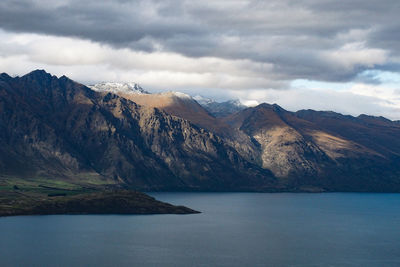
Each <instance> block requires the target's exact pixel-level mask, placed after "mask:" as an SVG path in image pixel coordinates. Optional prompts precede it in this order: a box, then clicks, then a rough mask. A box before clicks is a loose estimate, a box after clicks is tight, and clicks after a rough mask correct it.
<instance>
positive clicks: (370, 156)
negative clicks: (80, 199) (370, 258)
mask: <svg viewBox="0 0 400 267" xmlns="http://www.w3.org/2000/svg"><path fill="white" fill-rule="evenodd" d="M99 88H100V87H99ZM99 88H96V89H95V90H92V89H90V88H88V87H86V86H84V85H82V84H79V83H76V82H74V81H72V80H70V79H68V78H67V77H65V76H62V77H60V78H57V77H56V76H52V75H50V74H48V73H46V72H45V71H39V70H38V71H34V72H32V73H29V74H27V75H25V76H22V77H16V78H12V77H10V76H8V75H7V74H4V73H3V74H1V75H0V186H2V183H4V184H5V185H10V184H12V183H11V182H9V180H10V179H24V181H26V179H28V180H29V179H36V180H37V181H42V180H43V179H44V180H46V179H47V181H49V179H51V180H52V181H53V182H52V184H53V183H56V182H57V183H61V182H62V183H72V184H74V183H75V184H80V185H81V186H86V184H88V185H93V184H96V185H99V186H102V185H104V186H111V185H114V186H124V187H129V188H134V189H138V190H181V191H182V190H191V191H193V190H206V191H209V190H216V191H240V190H249V191H295V192H298V191H312V192H315V191H318V192H320V191H360V192H365V191H372V192H400V164H399V163H400V141H399V140H400V123H399V122H395V121H390V120H387V119H385V118H382V117H373V116H367V115H360V116H358V117H353V116H345V115H342V114H339V113H335V112H326V111H313V110H301V111H298V112H289V111H287V110H285V109H283V108H282V107H280V106H278V105H276V104H274V105H270V104H266V103H264V104H261V105H258V106H256V107H249V108H244V109H242V108H241V109H240V110H238V111H237V112H234V113H230V114H229V115H226V114H225V115H224V116H222V117H219V116H216V115H213V114H212V113H210V112H209V111H207V110H206V109H205V108H204V107H203V106H201V105H200V104H199V103H198V102H197V101H196V100H195V99H193V98H192V97H190V96H188V95H185V94H182V93H176V92H168V93H161V94H148V93H146V92H145V91H144V90H143V89H142V90H137V88H138V87H136V89H135V86H130V87H128V86H124V85H118V86H114V85H112V86H111V87H108V86H107V85H106V84H105V85H104V86H102V87H101V89H99ZM116 88H120V89H116ZM121 88H122V89H121ZM2 179H5V180H7V179H8V182H2ZM15 181H17V180H15ZM24 184H25V186H29V183H28V184H27V183H26V182H25V183H24Z"/></svg>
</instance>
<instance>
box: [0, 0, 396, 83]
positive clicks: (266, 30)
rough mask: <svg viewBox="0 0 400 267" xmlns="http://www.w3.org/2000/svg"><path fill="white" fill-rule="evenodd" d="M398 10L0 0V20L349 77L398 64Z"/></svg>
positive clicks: (348, 5)
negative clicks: (396, 59) (393, 60)
mask: <svg viewBox="0 0 400 267" xmlns="http://www.w3.org/2000/svg"><path fill="white" fill-rule="evenodd" d="M399 13H400V2H399V1H397V0H393V1H391V0H383V1H382V0H380V1H378V0H355V1H333V0H318V1H317V0H296V1H295V0H282V1H278V0H276V1H239V0H236V1H218V0H214V1H211V0H210V1H198V2H197V3H196V1H184V0H182V1H178V0H169V1H156V0H152V1H150V0H146V1H144V0H143V1H128V0H126V1H122V0H120V1H93V0H88V1H81V0H80V1H76V0H69V1H50V0H47V1H44V0H38V1H34V2H33V1H28V0H21V1H15V0H2V1H1V2H0V27H1V28H3V29H5V30H7V31H12V32H33V33H42V34H50V35H59V36H75V37H79V38H84V39H89V40H92V41H95V42H100V43H106V44H109V45H112V46H114V47H118V48H122V47H127V48H131V49H133V50H142V51H153V50H162V51H171V52H176V53H179V54H183V55H186V56H189V57H204V56H212V57H221V58H226V59H248V60H251V61H254V62H262V63H268V64H272V65H273V66H274V72H275V76H276V77H279V79H282V80H291V79H296V78H306V79H315V80H325V81H348V80H351V79H353V78H355V77H357V76H358V75H359V74H360V73H361V72H363V71H365V70H368V69H374V68H375V69H377V68H382V69H385V68H386V65H391V66H393V65H396V64H398V62H392V61H390V60H389V59H388V57H390V56H399V51H400V50H399V49H400V34H399V29H400V20H399V19H398V14H399ZM349 44H350V45H349ZM354 44H356V45H354ZM361 53H364V54H361Z"/></svg>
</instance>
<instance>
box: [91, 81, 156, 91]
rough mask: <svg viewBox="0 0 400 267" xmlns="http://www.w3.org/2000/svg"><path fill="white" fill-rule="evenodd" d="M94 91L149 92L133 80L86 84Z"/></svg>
mask: <svg viewBox="0 0 400 267" xmlns="http://www.w3.org/2000/svg"><path fill="white" fill-rule="evenodd" d="M88 87H89V88H90V89H92V90H94V91H100V92H113V93H127V94H150V93H149V92H147V91H146V90H144V89H143V88H142V87H141V86H140V85H139V84H137V83H134V82H126V83H120V82H101V83H97V84H93V85H89V86H88Z"/></svg>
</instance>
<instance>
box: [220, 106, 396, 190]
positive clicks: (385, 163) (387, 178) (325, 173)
mask: <svg viewBox="0 0 400 267" xmlns="http://www.w3.org/2000/svg"><path fill="white" fill-rule="evenodd" d="M224 121H225V122H226V123H228V124H230V125H232V126H233V127H235V128H237V129H239V130H240V131H243V132H244V133H246V134H248V135H249V136H251V137H253V138H254V139H255V140H256V141H257V142H258V143H259V144H260V150H261V159H262V167H263V168H267V169H270V170H271V171H272V172H273V173H274V174H275V175H276V176H277V177H280V178H281V179H282V180H285V181H286V182H287V184H288V185H289V184H290V185H292V186H305V185H313V186H317V187H322V188H329V189H330V190H334V191H392V190H394V191H397V190H399V186H400V164H399V163H400V158H399V152H400V141H399V140H400V125H397V124H394V123H393V122H391V121H389V120H386V119H385V120H382V119H380V120H378V121H377V122H376V121H374V120H372V119H371V118H370V117H368V118H367V117H366V116H360V117H358V118H356V117H352V116H344V115H341V114H338V113H334V112H317V111H312V110H307V111H298V112H288V111H286V110H284V109H283V108H281V107H280V106H278V105H269V104H261V105H259V106H257V107H254V108H248V109H245V110H243V111H241V112H239V113H235V114H232V115H231V116H229V117H227V118H225V119H224ZM367 121H368V123H367ZM395 188H396V189H395Z"/></svg>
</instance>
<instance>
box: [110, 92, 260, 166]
mask: <svg viewBox="0 0 400 267" xmlns="http://www.w3.org/2000/svg"><path fill="white" fill-rule="evenodd" d="M112 90H113V88H109V89H107V87H105V88H104V89H103V93H106V92H110V91H112ZM115 94H117V95H118V96H121V97H123V98H126V99H128V100H131V101H133V102H135V103H137V104H139V105H140V106H143V107H148V108H157V109H160V110H162V111H164V112H166V113H167V114H170V115H172V116H175V117H179V118H183V119H185V120H188V121H189V122H191V123H192V124H194V125H196V126H197V127H200V128H203V129H205V130H207V131H209V132H212V133H215V134H217V135H218V136H219V137H221V138H222V139H223V140H224V143H226V144H228V145H229V146H231V147H233V148H234V149H235V150H236V151H237V152H238V153H239V154H240V155H241V156H242V157H244V158H245V159H246V160H247V161H250V162H251V163H254V164H257V163H258V162H259V160H258V156H256V154H258V152H257V148H256V147H255V144H254V142H253V140H252V139H251V138H250V137H249V136H248V135H246V134H243V133H242V132H241V131H238V130H237V129H235V128H233V127H231V126H230V125H229V124H227V123H225V122H224V121H222V120H221V119H219V118H216V117H214V116H213V115H212V114H210V113H209V112H208V111H207V110H206V109H205V108H204V107H203V106H201V105H200V104H199V103H198V102H197V101H196V100H195V99H194V98H192V97H191V96H189V95H187V94H184V93H180V92H165V93H158V94H140V93H139V94H137V93H132V94H126V93H125V92H121V91H117V92H115Z"/></svg>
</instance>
